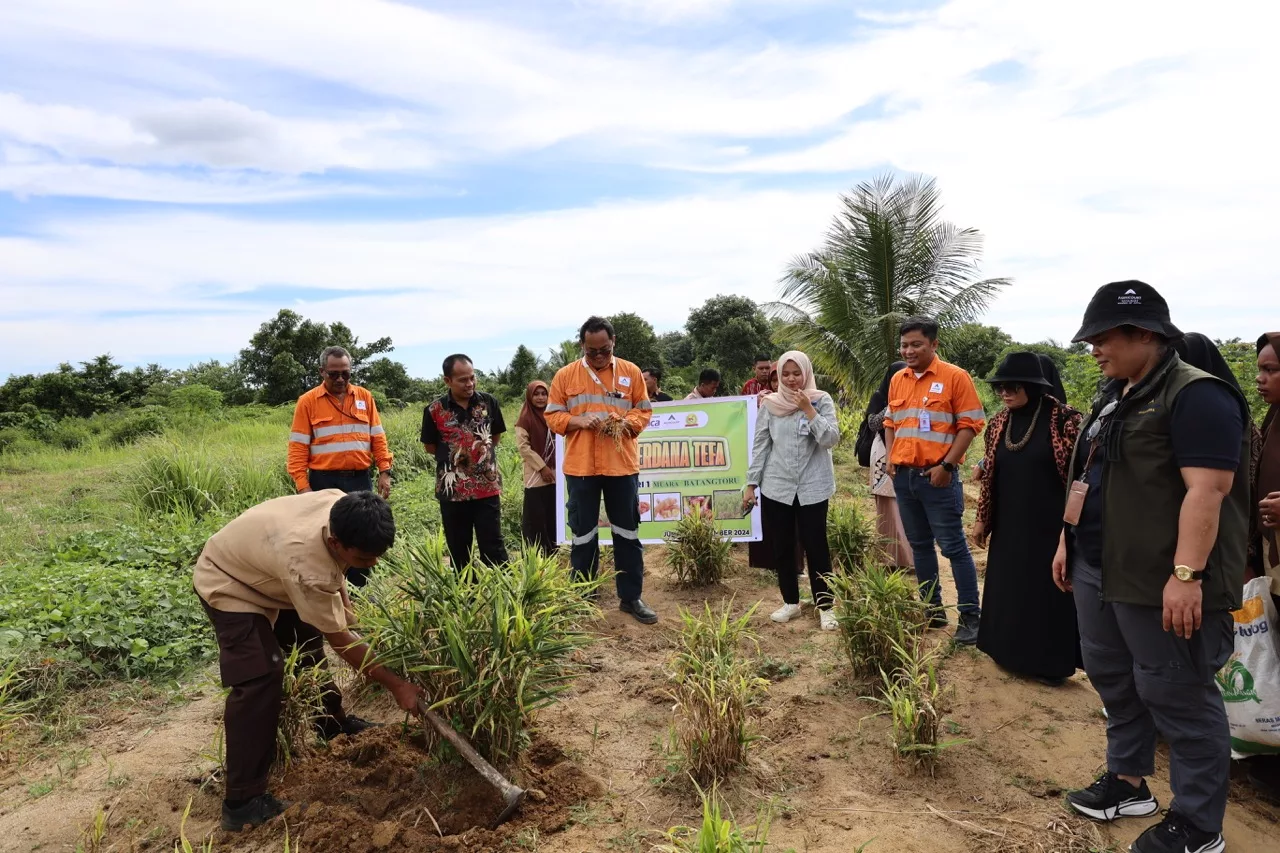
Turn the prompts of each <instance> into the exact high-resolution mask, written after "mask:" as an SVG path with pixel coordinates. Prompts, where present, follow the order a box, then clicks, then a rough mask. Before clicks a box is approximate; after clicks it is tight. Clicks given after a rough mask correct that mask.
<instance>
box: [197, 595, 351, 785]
mask: <svg viewBox="0 0 1280 853" xmlns="http://www.w3.org/2000/svg"><path fill="white" fill-rule="evenodd" d="M200 603H201V604H202V605H204V611H205V613H207V614H208V616H209V621H210V622H212V623H213V633H214V635H215V636H217V638H218V669H219V672H220V675H221V676H222V686H223V687H230V688H231V693H230V694H228V696H227V705H226V710H225V712H224V714H223V721H224V722H223V724H224V727H225V729H226V739H225V745H226V752H227V757H226V775H227V784H226V793H225V795H224V796H225V797H226V798H227V799H228V800H247V799H250V798H251V797H256V796H258V795H259V794H262V793H265V792H266V790H267V779H268V777H269V775H270V773H271V764H272V762H273V761H274V760H275V757H276V728H277V726H279V724H280V707H281V703H282V701H283V699H284V661H285V658H287V657H288V656H289V655H290V654H291V653H292V651H293V649H294V648H295V647H296V648H297V649H298V663H299V664H301V665H303V666H321V667H323V666H324V665H325V657H324V635H323V634H321V633H320V632H319V631H318V630H317V629H316V628H314V627H312V626H311V625H308V624H307V623H306V622H303V621H302V620H301V619H299V618H298V612H297V611H296V610H281V611H280V615H279V616H278V617H277V618H276V624H275V626H274V628H273V627H272V625H271V623H270V622H269V621H267V617H265V616H263V615H261V614H260V613H229V612H227V611H223V610H214V609H213V608H212V607H210V606H209V605H208V603H207V602H205V601H204V599H201V600H200ZM324 709H325V712H326V713H327V714H328V716H329V717H330V718H332V719H335V720H343V719H345V718H346V717H345V714H344V713H343V711H342V694H341V693H339V692H338V688H337V687H336V686H335V685H334V684H333V682H332V681H330V682H329V683H328V684H327V685H326V686H325V688H324ZM323 722H328V721H322V723H323Z"/></svg>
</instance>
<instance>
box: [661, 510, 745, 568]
mask: <svg viewBox="0 0 1280 853" xmlns="http://www.w3.org/2000/svg"><path fill="white" fill-rule="evenodd" d="M732 555H733V542H732V541H730V539H729V538H728V537H726V536H723V535H721V533H720V528H719V527H718V526H717V525H716V522H715V519H713V518H712V516H711V514H710V513H709V512H692V513H689V514H688V515H686V516H685V517H684V518H682V519H680V521H679V523H678V524H676V528H675V530H674V531H673V532H672V534H671V535H670V536H668V537H667V565H669V566H671V569H672V571H674V572H675V575H676V582H677V583H679V584H680V585H681V586H708V585H710V584H713V583H720V582H721V581H723V580H724V577H725V575H726V574H728V572H729V569H730V567H731V566H732V565H733V556H732Z"/></svg>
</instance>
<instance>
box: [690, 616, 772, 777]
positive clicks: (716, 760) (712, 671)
mask: <svg viewBox="0 0 1280 853" xmlns="http://www.w3.org/2000/svg"><path fill="white" fill-rule="evenodd" d="M703 607H704V611H703V613H702V614H701V615H700V616H694V615H692V614H690V613H689V612H688V611H685V610H681V611H680V620H681V626H680V633H679V637H678V640H677V650H676V654H675V655H674V657H673V658H672V660H671V682H672V691H671V695H672V698H673V699H675V702H676V706H675V715H676V719H675V724H674V727H673V736H674V737H673V740H674V742H675V745H676V748H677V750H678V753H679V759H680V762H681V764H682V765H683V767H684V770H685V771H686V772H687V773H688V774H689V776H691V777H692V778H693V780H694V782H695V783H697V784H707V783H711V782H714V781H716V780H718V779H721V778H724V777H725V776H727V775H728V774H729V773H730V771H732V770H733V769H734V768H736V767H738V766H740V765H741V764H743V763H744V762H745V761H746V759H747V751H748V749H749V748H750V746H751V744H752V743H753V742H754V741H755V740H756V737H755V735H754V734H753V733H752V731H751V726H750V722H751V721H750V716H749V714H750V711H751V709H752V708H753V707H754V706H755V705H756V704H757V703H758V702H759V701H760V697H761V696H762V694H763V693H764V692H765V690H766V689H767V688H768V684H769V683H768V682H767V681H766V680H765V679H763V678H761V677H759V675H757V674H756V671H755V670H756V667H755V662H754V661H753V660H752V659H751V656H750V655H749V654H744V653H743V647H744V646H750V647H752V648H754V647H755V645H756V636H755V634H754V633H753V632H752V631H751V629H750V628H749V627H748V623H749V622H750V620H751V617H752V615H753V614H754V613H755V607H752V608H751V609H750V610H748V611H747V612H746V613H744V614H743V615H742V616H740V617H738V618H736V619H735V618H733V616H732V613H731V608H732V602H730V603H728V604H726V605H725V607H724V609H722V610H721V611H720V612H719V613H713V612H712V610H711V606H710V605H703Z"/></svg>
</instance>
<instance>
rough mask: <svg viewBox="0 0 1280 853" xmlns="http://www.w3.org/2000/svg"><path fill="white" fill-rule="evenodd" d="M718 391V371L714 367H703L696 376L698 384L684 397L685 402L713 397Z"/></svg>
mask: <svg viewBox="0 0 1280 853" xmlns="http://www.w3.org/2000/svg"><path fill="white" fill-rule="evenodd" d="M719 390H720V371H718V370H716V369H715V368H714V367H704V368H703V369H702V372H701V373H699V374H698V384H697V385H695V386H694V389H693V390H692V391H690V392H689V395H688V396H687V397H685V399H686V400H704V399H707V398H710V397H714V396H715V395H716V393H717V392H718V391H719Z"/></svg>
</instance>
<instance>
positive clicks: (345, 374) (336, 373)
mask: <svg viewBox="0 0 1280 853" xmlns="http://www.w3.org/2000/svg"><path fill="white" fill-rule="evenodd" d="M324 375H325V376H328V377H329V378H330V379H350V378H351V371H350V370H326V371H325V372H324Z"/></svg>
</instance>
